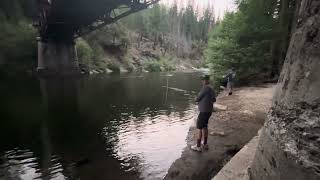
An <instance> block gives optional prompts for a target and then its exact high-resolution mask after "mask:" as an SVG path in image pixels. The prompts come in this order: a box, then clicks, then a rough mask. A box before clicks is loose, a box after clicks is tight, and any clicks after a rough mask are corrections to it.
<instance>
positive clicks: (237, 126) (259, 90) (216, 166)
mask: <svg viewBox="0 0 320 180" xmlns="http://www.w3.org/2000/svg"><path fill="white" fill-rule="evenodd" d="M272 94H273V85H263V86H260V87H245V88H239V89H236V90H235V92H234V95H232V96H227V97H220V98H218V101H217V103H218V104H221V105H225V106H227V110H226V111H218V112H215V113H214V115H213V116H212V118H211V119H210V122H209V134H210V135H209V139H208V144H209V146H210V149H209V151H206V152H202V153H198V152H193V151H192V150H190V148H189V146H190V145H191V144H193V143H194V135H195V133H196V129H195V127H191V128H190V131H189V134H188V137H187V144H188V147H186V148H185V149H184V151H183V153H182V155H181V158H180V159H178V160H176V161H175V162H174V163H173V164H172V165H171V167H170V169H169V171H168V174H167V175H166V177H165V179H166V180H171V179H174V180H188V179H195V180H201V179H206V180H207V179H210V178H212V177H213V176H214V175H215V174H216V173H217V172H218V171H219V170H220V169H221V168H222V167H223V165H224V164H226V162H227V161H228V160H229V159H230V158H231V157H232V156H233V155H235V154H236V153H237V152H238V151H239V150H240V149H241V148H242V147H243V146H244V145H245V144H246V143H247V142H248V141H250V139H251V138H252V137H254V136H255V135H256V134H257V132H258V130H259V129H260V128H261V127H262V125H263V123H264V119H265V117H266V113H267V111H268V109H269V107H270V105H271V99H272Z"/></svg>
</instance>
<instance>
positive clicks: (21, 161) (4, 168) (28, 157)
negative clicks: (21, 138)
mask: <svg viewBox="0 0 320 180" xmlns="http://www.w3.org/2000/svg"><path fill="white" fill-rule="evenodd" d="M0 160H1V161H0V179H1V178H4V179H26V180H29V179H30V180H31V179H43V178H50V179H53V180H55V179H56V180H58V179H59V180H63V179H66V178H65V176H64V175H63V174H62V171H63V167H62V165H61V163H60V162H59V158H58V157H57V156H51V158H50V159H49V161H48V162H45V161H42V165H41V166H40V163H39V158H38V157H37V156H36V155H35V154H34V153H33V152H31V151H30V150H28V149H24V150H22V149H19V148H15V149H13V150H10V151H6V152H4V153H3V154H2V155H1V156H0ZM46 166H47V168H45V167H46ZM45 169H47V170H45Z"/></svg>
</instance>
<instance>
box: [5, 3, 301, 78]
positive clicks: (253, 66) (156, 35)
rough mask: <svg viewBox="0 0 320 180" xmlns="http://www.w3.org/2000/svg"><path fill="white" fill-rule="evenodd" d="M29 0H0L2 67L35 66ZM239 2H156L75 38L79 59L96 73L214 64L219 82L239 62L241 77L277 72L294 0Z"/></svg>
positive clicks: (283, 51) (275, 75)
mask: <svg viewBox="0 0 320 180" xmlns="http://www.w3.org/2000/svg"><path fill="white" fill-rule="evenodd" d="M32 2H33V1H26V0H3V1H1V2H0V20H1V21H0V31H1V33H0V39H1V41H0V50H1V51H0V66H1V67H8V66H9V65H13V67H15V68H19V67H21V69H29V70H30V69H34V68H35V66H36V35H37V32H36V29H35V28H33V26H32V17H35V16H36V15H35V14H34V13H35V12H36V10H35V7H36V6H35V5H34V4H32ZM235 3H236V5H237V9H236V10H235V11H233V12H228V13H227V14H226V15H225V17H224V18H222V19H219V18H217V17H214V14H215V12H214V8H213V7H211V6H208V7H206V9H198V8H197V7H195V5H194V4H192V1H190V2H189V4H188V5H187V6H186V7H184V8H182V9H179V8H178V5H177V4H175V3H173V5H172V6H170V7H168V6H165V5H163V4H157V5H153V6H152V7H150V8H148V9H146V10H144V11H141V12H138V13H135V14H132V15H130V16H128V17H126V18H124V19H121V20H120V21H118V22H116V23H114V24H111V25H109V26H106V27H103V28H101V29H99V30H96V31H94V32H92V33H90V34H87V35H85V36H83V37H82V38H78V39H77V40H76V47H77V50H78V56H79V60H80V63H81V66H82V67H84V68H86V69H89V71H91V72H92V73H103V72H128V71H138V72H139V71H168V70H170V71H171V70H178V71H179V70H186V69H192V68H194V67H203V66H209V67H210V68H211V70H212V71H211V72H212V75H213V77H214V79H215V81H216V82H219V81H220V80H221V77H222V75H223V74H224V73H225V71H226V70H227V69H229V68H231V67H235V68H236V70H237V74H238V76H237V77H238V80H239V81H238V82H240V83H248V82H250V81H255V80H257V79H258V80H265V79H274V80H276V79H277V77H278V75H279V71H280V69H281V67H282V64H283V61H284V59H285V54H286V51H287V48H288V44H289V39H290V34H291V31H292V27H293V25H294V23H292V22H295V21H294V19H295V18H296V17H294V12H295V10H296V8H297V7H296V1H295V0H271V1H263V0H241V1H235ZM119 11H120V10H119ZM114 13H118V12H114ZM217 19H219V20H217ZM204 59H205V61H204ZM16 64H17V65H16Z"/></svg>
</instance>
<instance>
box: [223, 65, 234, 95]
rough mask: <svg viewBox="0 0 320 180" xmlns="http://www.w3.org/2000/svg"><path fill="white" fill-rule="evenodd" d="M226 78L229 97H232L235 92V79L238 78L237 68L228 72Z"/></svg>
mask: <svg viewBox="0 0 320 180" xmlns="http://www.w3.org/2000/svg"><path fill="white" fill-rule="evenodd" d="M224 77H225V78H226V80H227V89H228V95H229V96H231V95H232V90H233V85H234V79H235V77H236V71H235V68H234V67H232V68H231V69H230V70H228V71H227V73H226V75H225V76H224Z"/></svg>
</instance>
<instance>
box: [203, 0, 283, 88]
mask: <svg viewBox="0 0 320 180" xmlns="http://www.w3.org/2000/svg"><path fill="white" fill-rule="evenodd" d="M281 1H283V0H281ZM238 3H239V8H238V11H237V12H232V13H227V14H226V16H225V17H224V19H223V20H222V21H221V22H219V23H218V25H217V26H216V27H215V28H214V29H213V30H212V31H211V32H210V35H209V42H208V48H207V49H206V51H205V55H206V60H207V62H208V63H209V66H210V68H211V70H212V74H213V76H214V78H215V80H216V82H219V81H220V80H221V78H222V76H223V75H224V74H225V72H226V70H227V69H229V68H231V67H235V68H236V70H237V75H238V80H239V81H240V83H245V82H248V81H250V80H252V79H259V78H260V79H261V78H266V77H267V76H269V75H270V73H271V72H272V69H273V68H274V67H273V64H274V59H272V58H271V57H272V47H273V45H274V42H276V40H277V39H279V35H280V34H281V33H280V34H279V31H278V28H277V26H278V23H279V17H278V16H279V7H277V4H278V1H276V0H272V1H268V2H266V1H262V0H243V1H239V2H238ZM283 36H285V37H286V36H289V32H286V33H285V34H283ZM285 41H288V39H286V40H285ZM285 51H286V49H285ZM282 58H283V57H282ZM280 59H281V58H280V57H278V59H276V60H277V61H280Z"/></svg>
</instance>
